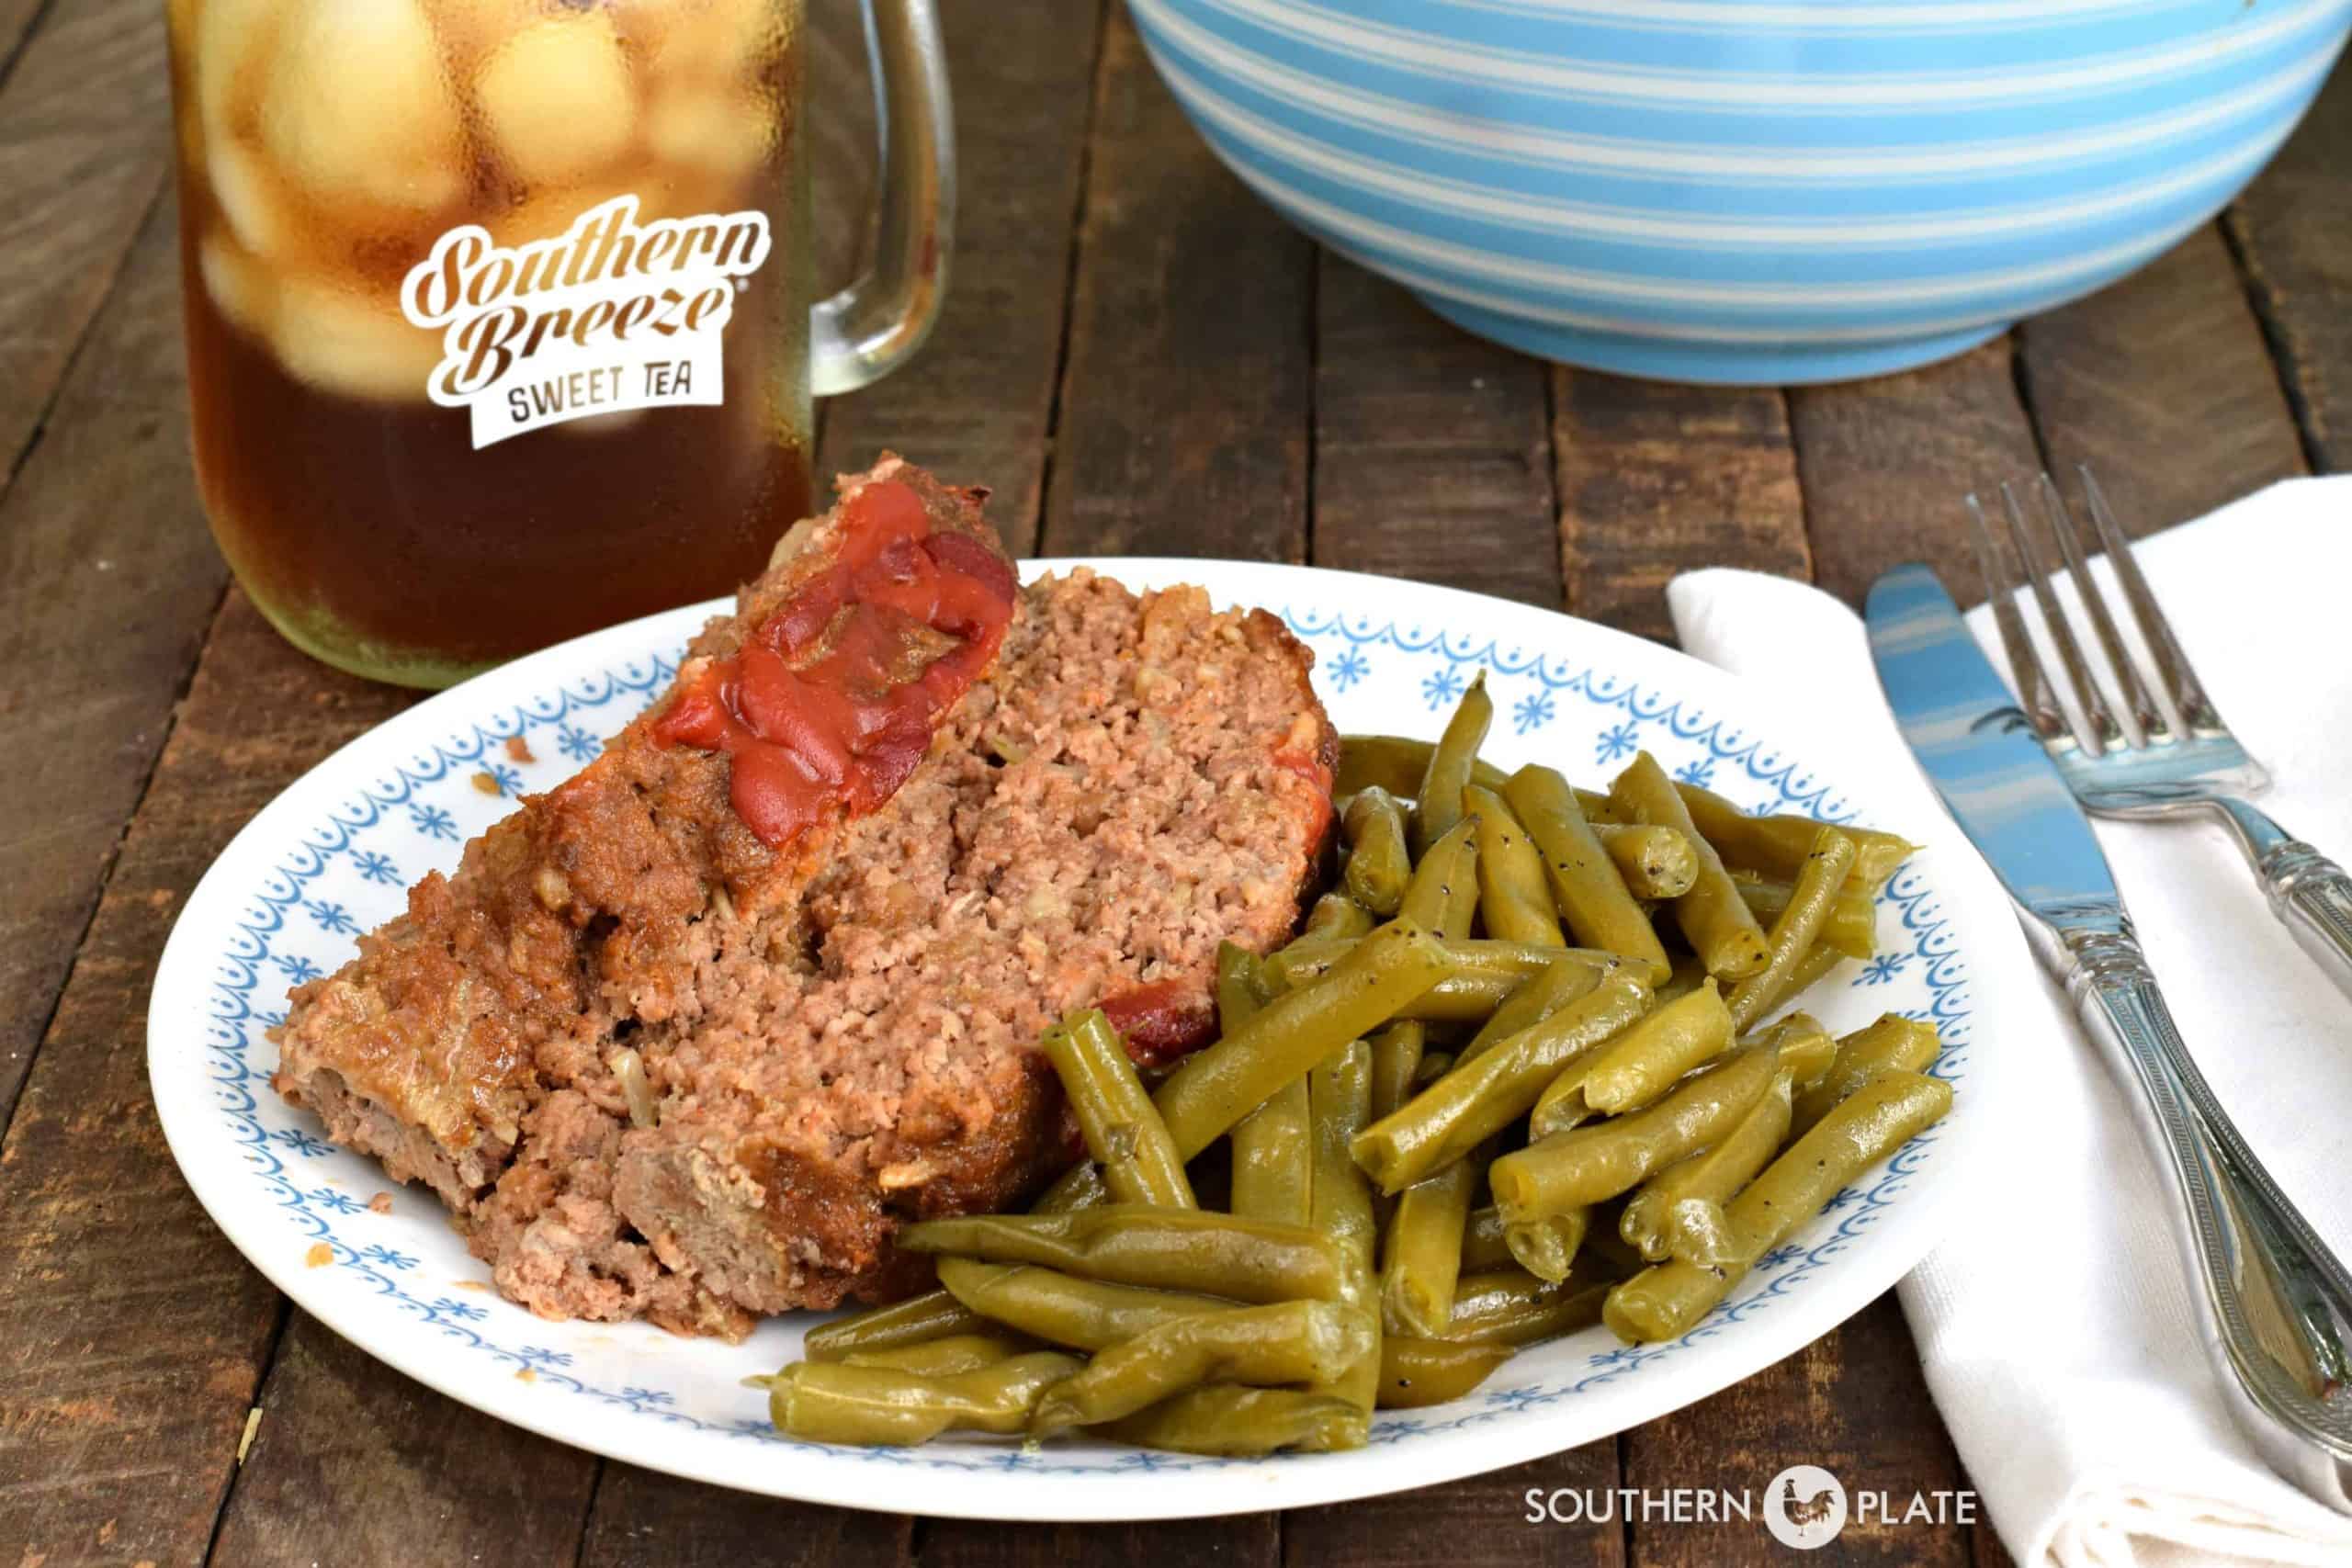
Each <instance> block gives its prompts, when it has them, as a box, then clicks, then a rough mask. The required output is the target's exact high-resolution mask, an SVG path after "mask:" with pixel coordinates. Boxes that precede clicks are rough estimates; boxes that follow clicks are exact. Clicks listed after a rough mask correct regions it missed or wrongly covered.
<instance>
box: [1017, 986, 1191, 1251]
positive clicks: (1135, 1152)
mask: <svg viewBox="0 0 2352 1568" xmlns="http://www.w3.org/2000/svg"><path fill="white" fill-rule="evenodd" d="M1039 1048H1040V1049H1042V1050H1043V1051H1044V1052H1045V1054H1046V1060H1047V1061H1049V1062H1051V1063H1052V1064H1053V1065H1054V1073H1055V1076H1056V1077H1059V1078H1060V1079H1061V1080H1062V1092H1063V1094H1064V1095H1065V1096H1067V1097H1068V1099H1069V1106H1070V1111H1071V1112H1072V1114H1073V1115H1075V1116H1076V1118H1077V1120H1078V1128H1079V1131H1080V1133H1081V1134H1084V1135H1085V1138H1086V1152H1087V1153H1088V1154H1090V1155H1092V1156H1094V1161H1095V1163H1096V1164H1097V1165H1099V1166H1101V1167H1102V1168H1103V1185H1104V1186H1105V1187H1107V1188H1108V1189H1110V1192H1111V1197H1112V1199H1113V1201H1116V1202H1121V1203H1157V1204H1159V1206H1161V1207H1162V1208H1170V1209H1194V1208H1198V1207H1199V1206H1200V1205H1199V1203H1198V1202H1197V1201H1194V1199H1193V1184H1192V1182H1191V1181H1189V1180H1187V1179H1185V1176H1184V1161H1183V1158H1182V1156H1179V1155H1178V1154H1177V1152H1176V1143H1175V1140H1174V1139H1172V1138H1170V1136H1169V1135H1168V1123H1166V1122H1162V1121H1161V1120H1160V1119H1159V1111H1158V1110H1156V1109H1155V1108H1154V1107H1153V1105H1152V1103H1151V1096H1150V1095H1149V1094H1148V1092H1146V1090H1145V1089H1144V1087H1143V1079H1142V1078H1141V1077H1137V1076H1136V1065H1135V1063H1134V1061H1133V1060H1131V1059H1130V1058H1129V1057H1128V1055H1127V1047H1126V1043H1125V1042H1124V1041H1122V1040H1121V1039H1120V1038H1119V1032H1118V1031H1117V1030H1115V1029H1114V1028H1112V1027H1111V1021H1110V1020H1109V1019H1107V1018H1105V1017H1103V1012H1102V1010H1100V1009H1099V1008H1090V1009H1088V1010H1086V1011H1084V1012H1080V1013H1072V1014H1071V1015H1070V1016H1069V1018H1067V1019H1064V1020H1063V1021H1062V1023H1061V1025H1060V1027H1058V1028H1056V1029H1049V1030H1047V1031H1046V1036H1045V1039H1044V1040H1043V1041H1041V1042H1040V1043H1039Z"/></svg>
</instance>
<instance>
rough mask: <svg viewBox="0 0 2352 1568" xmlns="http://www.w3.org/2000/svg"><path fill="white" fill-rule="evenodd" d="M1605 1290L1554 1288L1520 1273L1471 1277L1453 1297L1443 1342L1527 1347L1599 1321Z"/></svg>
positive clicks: (1571, 1286) (1568, 1285)
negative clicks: (1450, 1319)
mask: <svg viewBox="0 0 2352 1568" xmlns="http://www.w3.org/2000/svg"><path fill="white" fill-rule="evenodd" d="M1608 1290H1609V1287H1608V1286H1606V1285H1588V1284H1583V1283H1580V1282H1578V1281H1577V1280H1568V1281H1567V1282H1566V1283H1565V1284H1554V1283H1552V1282H1551V1281H1549V1280H1539V1279H1537V1278H1536V1277H1535V1276H1534V1275H1532V1274H1530V1273H1528V1272H1526V1271H1525V1270H1524V1269H1497V1270H1495V1271H1494V1272H1492V1273H1487V1274H1476V1275H1472V1276H1471V1277H1470V1278H1468V1279H1465V1280H1463V1281H1462V1283H1461V1285H1460V1287H1459V1288H1458V1289H1457V1290H1456V1291H1455V1292H1454V1297H1453V1322H1452V1323H1450V1324H1448V1325H1446V1330H1445V1334H1444V1337H1445V1338H1447V1339H1451V1340H1454V1341H1456V1342H1463V1343H1468V1344H1473V1345H1511V1346H1519V1345H1532V1344H1535V1343H1536V1342H1538V1341H1539V1340H1544V1339H1557V1338H1558V1337H1560V1336H1561V1335H1563V1334H1574V1333H1575V1332H1576V1331H1577V1329H1579V1328H1589V1327H1591V1326H1592V1325H1594V1324H1596V1323H1598V1322H1600V1303H1601V1298H1602V1297H1603V1295H1605V1294H1606V1293H1607V1292H1608Z"/></svg>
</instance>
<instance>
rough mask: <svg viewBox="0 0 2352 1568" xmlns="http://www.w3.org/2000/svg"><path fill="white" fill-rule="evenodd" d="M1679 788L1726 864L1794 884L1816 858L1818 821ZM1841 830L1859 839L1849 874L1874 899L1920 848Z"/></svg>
mask: <svg viewBox="0 0 2352 1568" xmlns="http://www.w3.org/2000/svg"><path fill="white" fill-rule="evenodd" d="M1674 787H1675V789H1676V791H1677V793H1679V795H1681V796H1682V806H1683V809H1684V810H1686V811H1688V812H1689V813H1690V814H1691V822H1692V823H1693V824H1694V825H1695V826H1696V827H1697V828H1698V830H1699V832H1700V833H1701V834H1702V836H1703V837H1704V838H1705V839H1706V840H1707V842H1709V843H1710V844H1713V846H1714V847H1715V852H1716V853H1718V854H1720V855H1721V856H1722V857H1723V859H1724V862H1725V863H1727V864H1730V865H1736V866H1738V867H1740V868H1741V869H1742V870H1746V871H1755V872H1761V873H1762V874H1765V875H1767V876H1777V877H1780V878H1781V879H1782V880H1783V881H1791V882H1792V881H1794V880H1795V879H1796V876H1797V874H1798V873H1799V872H1801V871H1803V870H1804V863H1805V857H1806V856H1808V855H1810V854H1812V853H1813V839H1814V835H1815V833H1816V832H1818V831H1819V830H1820V829H1821V824H1820V823H1819V822H1817V821H1815V820H1814V818H1810V817H1799V816H1796V815H1794V814H1793V813H1790V814H1785V815H1781V816H1776V817H1750V816H1749V815H1748V814H1747V812H1745V811H1742V810H1741V809H1740V808H1739V807H1736V806H1734V805H1733V804H1732V803H1731V802H1730V801H1728V800H1725V799H1724V797H1723V796H1722V795H1717V794H1715V793H1714V792H1713V790H1706V789H1702V788H1700V787H1699V786H1698V785H1697V784H1677V785H1675V786H1674ZM1839 827H1840V830H1841V831H1842V832H1844V833H1845V835H1846V836H1847V837H1848V838H1849V839H1851V840H1854V865H1853V869H1852V871H1850V872H1849V876H1850V877H1851V878H1852V880H1853V882H1854V884H1855V885H1856V886H1860V887H1861V888H1863V889H1865V890H1866V891H1867V892H1869V893H1871V894H1875V893H1876V892H1877V891H1878V890H1879V889H1880V888H1881V887H1883V886H1885V885H1886V879H1887V878H1888V877H1890V876H1893V875H1894V872H1895V868H1896V867H1897V866H1899V865H1901V864H1902V863H1904V862H1905V861H1906V860H1908V859H1910V858H1911V854H1912V852H1913V851H1914V850H1916V849H1917V847H1918V846H1917V845H1916V844H1913V843H1912V842H1910V841H1909V840H1906V839H1904V838H1902V837H1901V836H1899V835H1897V834H1894V833H1882V832H1879V831H1877V830H1876V829H1870V828H1855V827H1850V826H1847V825H1845V824H1840V825H1839Z"/></svg>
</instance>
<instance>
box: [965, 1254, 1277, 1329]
mask: <svg viewBox="0 0 2352 1568" xmlns="http://www.w3.org/2000/svg"><path fill="white" fill-rule="evenodd" d="M939 1280H940V1283H941V1284H942V1285H944V1287H945V1288H946V1289H947V1290H948V1291H950V1292H953V1293H954V1296H955V1299H956V1303H958V1304H959V1305H962V1306H964V1307H966V1308H967V1309H968V1310H969V1311H970V1312H971V1313H972V1314H973V1315H974V1320H975V1321H977V1322H978V1323H979V1324H980V1325H981V1326H982V1327H983V1328H995V1327H996V1326H997V1325H1000V1324H1001V1325H1003V1326H1004V1327H1006V1328H1012V1329H1018V1330H1019V1331H1020V1332H1021V1333H1023V1334H1026V1335H1028V1336H1029V1337H1031V1338H1033V1339H1043V1340H1046V1341H1048V1342H1049V1343H1051V1344H1055V1345H1068V1346H1069V1347H1071V1348H1074V1349H1079V1350H1100V1349H1103V1348H1104V1347H1106V1346H1111V1345H1116V1344H1118V1343H1119V1342H1120V1341H1121V1340H1123V1339H1132V1338H1134V1337H1136V1335H1138V1334H1141V1333H1143V1332H1145V1331H1146V1330H1148V1329H1152V1328H1157V1327H1159V1325H1161V1324H1163V1323H1173V1322H1174V1321H1175V1320H1176V1319H1178V1318H1180V1317H1193V1316H1197V1315H1198V1314H1202V1313H1204V1312H1231V1311H1232V1310H1233V1309H1234V1307H1235V1306H1236V1305H1237V1304H1238V1303H1235V1302H1233V1301H1231V1300H1229V1299H1227V1298H1224V1297H1219V1296H1212V1295H1204V1294H1200V1293H1197V1292H1183V1291H1154V1290H1147V1289H1145V1288H1143V1287H1141V1286H1138V1285H1111V1284H1105V1283H1103V1281H1102V1280H1081V1279H1080V1278H1078V1277H1077V1276H1076V1275H1074V1274H1064V1273H1060V1272H1058V1271H1057V1270H1055V1269H1035V1268H1031V1267H1029V1266H1028V1265H1026V1264H1020V1263H981V1262H978V1261H975V1260H974V1259H972V1258H941V1259H940V1260H939Z"/></svg>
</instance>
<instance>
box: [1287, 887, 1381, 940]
mask: <svg viewBox="0 0 2352 1568" xmlns="http://www.w3.org/2000/svg"><path fill="white" fill-rule="evenodd" d="M1375 923H1377V922H1375V921H1374V919H1373V918H1372V911H1371V910H1370V909H1367V908H1364V907H1363V905H1361V904H1359V903H1357V902H1356V901H1355V900H1354V899H1352V898H1351V897H1348V896H1347V895H1346V894H1344V893H1326V894H1324V895H1323V897H1320V898H1317V900H1315V902H1314V904H1313V905H1312V906H1310V907H1309V908H1308V909H1307V911H1306V924H1305V925H1303V926H1301V927H1300V928H1299V933H1298V940H1299V941H1300V942H1353V941H1354V940H1355V939H1356V938H1358V937H1360V936H1363V935H1364V934H1365V933H1367V932H1368V931H1371V930H1372V928H1373V926H1374V924H1375Z"/></svg>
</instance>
